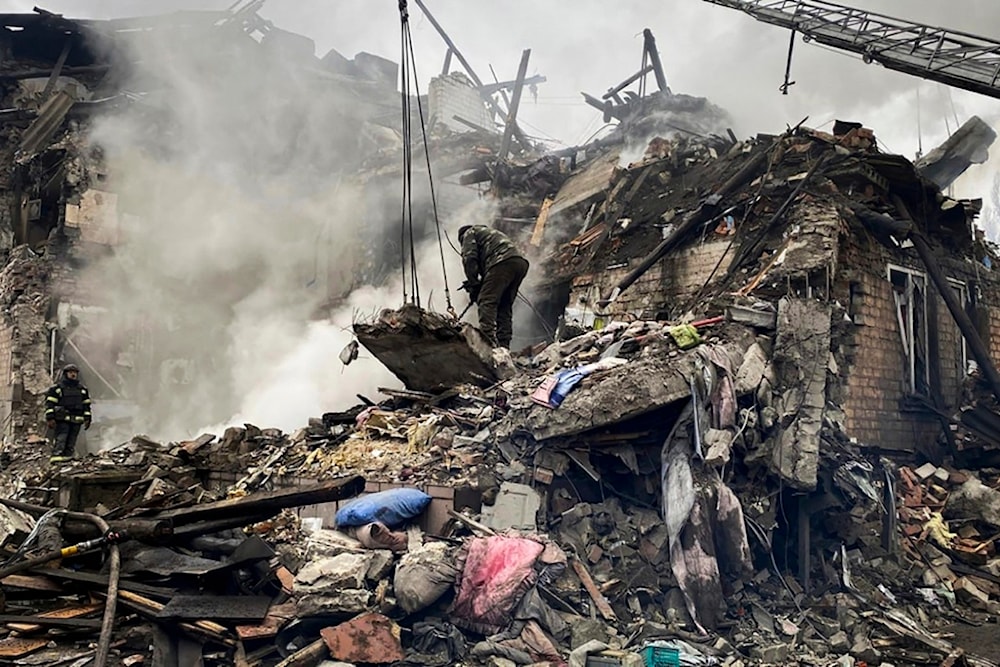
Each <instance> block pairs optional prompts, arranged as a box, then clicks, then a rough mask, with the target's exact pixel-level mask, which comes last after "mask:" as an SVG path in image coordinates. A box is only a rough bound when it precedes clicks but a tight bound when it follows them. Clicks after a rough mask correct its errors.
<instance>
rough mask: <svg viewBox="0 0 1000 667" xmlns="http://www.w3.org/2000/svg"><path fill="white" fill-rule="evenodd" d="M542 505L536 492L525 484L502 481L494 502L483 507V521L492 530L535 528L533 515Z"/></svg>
mask: <svg viewBox="0 0 1000 667" xmlns="http://www.w3.org/2000/svg"><path fill="white" fill-rule="evenodd" d="M541 506H542V501H541V499H540V498H539V496H538V493H537V492H536V491H535V490H534V489H533V488H531V487H530V486H527V485H526V484H515V483H513V482H504V483H503V484H501V485H500V492H499V493H498V494H497V499H496V502H495V503H494V504H493V505H492V506H490V505H487V506H485V507H483V513H482V520H483V523H484V524H485V525H487V526H489V527H490V528H492V529H493V530H496V531H504V530H507V529H509V528H513V529H515V530H535V529H536V528H537V526H536V523H535V515H537V514H538V509H539V508H540V507H541Z"/></svg>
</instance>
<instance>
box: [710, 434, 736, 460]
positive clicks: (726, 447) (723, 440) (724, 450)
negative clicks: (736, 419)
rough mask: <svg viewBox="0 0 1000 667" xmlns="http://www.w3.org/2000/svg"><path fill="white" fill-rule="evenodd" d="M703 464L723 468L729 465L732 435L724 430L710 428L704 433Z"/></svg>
mask: <svg viewBox="0 0 1000 667" xmlns="http://www.w3.org/2000/svg"><path fill="white" fill-rule="evenodd" d="M704 446H705V447H706V449H707V451H706V452H705V463H708V464H709V465H715V466H724V465H726V464H727V463H729V459H730V458H731V457H732V450H733V434H732V433H730V432H729V431H727V430H724V429H718V428H710V429H708V430H707V431H705V440H704Z"/></svg>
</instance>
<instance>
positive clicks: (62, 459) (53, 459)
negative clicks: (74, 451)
mask: <svg viewBox="0 0 1000 667" xmlns="http://www.w3.org/2000/svg"><path fill="white" fill-rule="evenodd" d="M72 460H73V457H72V456H60V455H53V456H50V457H49V463H65V462H66V461H72Z"/></svg>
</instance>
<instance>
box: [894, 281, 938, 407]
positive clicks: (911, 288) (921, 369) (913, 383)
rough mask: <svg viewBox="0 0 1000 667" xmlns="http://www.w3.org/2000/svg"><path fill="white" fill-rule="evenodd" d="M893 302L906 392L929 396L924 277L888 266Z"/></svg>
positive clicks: (925, 286)
mask: <svg viewBox="0 0 1000 667" xmlns="http://www.w3.org/2000/svg"><path fill="white" fill-rule="evenodd" d="M889 282H891V283H892V292H893V298H894V299H895V301H896V323H897V325H898V328H899V337H900V341H901V343H902V345H903V354H904V356H905V358H906V368H905V369H904V370H905V377H906V389H907V390H908V391H909V393H911V394H920V395H923V396H928V395H929V394H930V389H929V388H930V365H929V364H928V361H927V360H928V357H929V350H928V346H927V277H926V276H925V275H924V274H923V273H920V272H919V271H913V270H912V269H906V268H903V267H901V266H891V265H890V266H889Z"/></svg>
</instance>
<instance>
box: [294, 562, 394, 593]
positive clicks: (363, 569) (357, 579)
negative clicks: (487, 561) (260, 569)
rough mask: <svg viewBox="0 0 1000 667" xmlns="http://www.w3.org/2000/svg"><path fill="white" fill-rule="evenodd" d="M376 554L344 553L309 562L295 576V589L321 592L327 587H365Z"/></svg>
mask: <svg viewBox="0 0 1000 667" xmlns="http://www.w3.org/2000/svg"><path fill="white" fill-rule="evenodd" d="M373 559H374V554H373V553H371V552H367V553H360V554H354V553H342V554H340V555H338V556H334V557H333V558H324V559H322V560H318V561H313V562H312V563H309V564H307V565H306V566H305V567H303V568H302V569H301V570H299V573H298V574H297V575H296V576H295V590H297V591H299V590H301V591H303V592H310V593H311V592H321V591H323V590H327V589H338V588H364V584H365V576H366V575H367V574H368V568H369V567H370V566H371V564H372V560H373Z"/></svg>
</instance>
